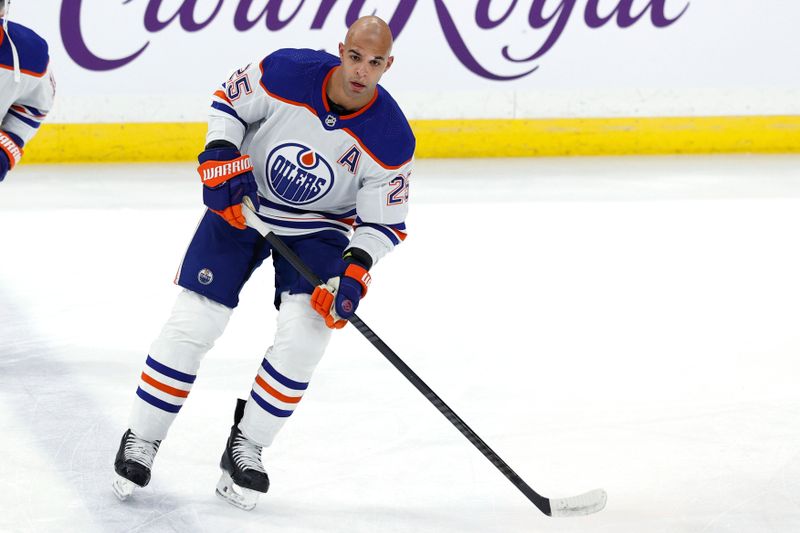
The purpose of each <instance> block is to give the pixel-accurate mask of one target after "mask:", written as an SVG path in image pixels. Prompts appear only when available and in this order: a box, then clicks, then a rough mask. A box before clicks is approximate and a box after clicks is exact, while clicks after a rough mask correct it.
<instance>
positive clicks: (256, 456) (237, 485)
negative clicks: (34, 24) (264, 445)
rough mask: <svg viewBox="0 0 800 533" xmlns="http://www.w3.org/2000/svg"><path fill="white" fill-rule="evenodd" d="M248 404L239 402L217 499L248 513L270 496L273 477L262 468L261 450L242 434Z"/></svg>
mask: <svg viewBox="0 0 800 533" xmlns="http://www.w3.org/2000/svg"><path fill="white" fill-rule="evenodd" d="M245 404H246V402H245V400H237V402H236V412H235V414H234V416H233V426H231V435H230V437H228V443H227V445H226V446H225V451H224V452H223V453H222V459H220V462H219V466H220V468H222V477H220V478H219V482H218V483H217V495H218V496H219V497H220V498H222V499H224V500H226V501H227V502H228V503H230V504H231V505H235V506H236V507H239V508H240V509H244V510H245V511H249V510H251V509H252V508H253V507H255V506H256V502H257V501H258V496H259V495H260V494H262V493H264V492H267V489H268V488H269V477H267V472H266V471H265V470H264V465H263V464H261V446H259V445H258V444H256V443H254V442H253V441H250V440H248V439H247V437H245V436H244V435H243V434H242V432H241V431H240V430H239V427H238V426H239V421H240V420H241V419H242V416H243V415H244V406H245Z"/></svg>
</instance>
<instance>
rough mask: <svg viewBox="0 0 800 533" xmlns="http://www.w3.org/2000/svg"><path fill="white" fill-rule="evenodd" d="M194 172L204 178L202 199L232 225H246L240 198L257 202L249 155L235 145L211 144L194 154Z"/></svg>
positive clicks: (254, 179)
mask: <svg viewBox="0 0 800 533" xmlns="http://www.w3.org/2000/svg"><path fill="white" fill-rule="evenodd" d="M197 161H198V162H199V163H200V166H199V167H198V168H197V172H198V173H199V174H200V180H201V181H202V182H203V203H204V204H205V205H206V206H208V208H209V209H210V210H211V211H213V212H214V213H216V214H218V215H219V216H221V217H222V218H224V219H225V221H226V222H228V224H230V225H231V226H233V227H234V228H239V229H245V228H246V227H247V225H246V222H245V218H244V214H243V213H242V200H244V198H245V196H248V197H250V199H251V200H252V201H253V205H256V206H257V205H258V196H257V195H256V192H257V191H258V186H257V185H256V178H255V176H254V175H253V165H252V164H251V163H250V156H248V155H242V154H241V152H239V150H237V149H236V148H212V149H210V150H206V151H205V152H202V153H201V154H200V155H199V156H197Z"/></svg>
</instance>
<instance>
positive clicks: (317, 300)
mask: <svg viewBox="0 0 800 533" xmlns="http://www.w3.org/2000/svg"><path fill="white" fill-rule="evenodd" d="M311 307H312V308H314V311H316V312H317V313H318V314H319V315H320V316H321V317H322V318H324V319H325V325H326V326H328V327H329V328H331V329H342V328H343V327H345V326H346V325H347V320H344V319H340V320H336V319H335V318H333V315H332V314H331V308H332V307H333V293H332V292H331V291H329V290H328V289H327V288H326V287H325V285H319V286H317V287H315V288H314V293H313V294H312V295H311Z"/></svg>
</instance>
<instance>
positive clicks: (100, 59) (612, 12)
mask: <svg viewBox="0 0 800 533" xmlns="http://www.w3.org/2000/svg"><path fill="white" fill-rule="evenodd" d="M432 1H433V4H434V6H435V10H436V18H437V24H438V26H439V30H440V32H441V34H442V35H443V36H444V38H445V40H446V42H447V44H448V46H449V48H450V50H451V51H452V54H453V56H454V57H455V58H456V59H457V60H458V62H459V63H460V64H461V65H462V66H463V67H464V68H466V69H468V70H469V71H470V72H472V73H473V74H475V75H477V76H480V77H482V78H486V79H490V80H515V79H518V78H522V77H524V76H528V75H530V74H531V73H533V72H535V71H536V70H537V68H538V60H540V59H543V58H544V57H545V56H546V54H547V53H548V52H549V51H550V50H551V49H552V48H553V47H554V46H555V45H556V44H557V43H558V41H559V40H560V39H561V38H562V36H563V33H564V30H565V28H566V27H567V25H568V24H570V23H572V24H575V23H578V24H584V25H585V26H586V27H588V28H592V29H596V28H602V27H604V26H606V25H610V26H613V27H616V28H618V29H620V30H625V29H627V28H631V27H633V26H635V25H637V24H638V25H650V26H652V27H653V28H667V27H669V26H671V25H673V24H675V23H676V22H678V21H679V20H680V19H681V18H682V17H683V16H684V15H685V14H686V12H687V10H688V9H689V4H690V2H689V1H687V0H649V1H648V2H646V3H645V4H644V5H640V6H639V7H634V4H635V3H636V2H635V0H614V2H613V4H611V5H609V4H608V2H606V5H605V6H604V8H603V9H601V8H600V3H601V2H600V0H586V1H583V2H578V0H530V1H527V2H525V1H524V0H523V1H519V0H512V1H511V2H496V1H495V2H494V4H503V3H505V4H506V6H505V8H504V10H503V11H502V12H501V13H500V14H499V16H497V15H492V14H491V13H490V10H491V8H492V3H493V2H492V0H479V1H478V2H477V4H476V5H475V7H474V9H473V10H472V11H473V12H472V13H471V15H472V16H473V17H474V22H475V24H476V25H477V27H478V28H480V29H482V30H491V29H494V28H496V27H498V26H500V25H502V24H503V23H504V22H505V21H506V20H507V19H509V17H511V16H512V15H514V16H516V17H520V16H524V17H525V18H526V19H527V23H528V25H529V26H530V28H532V29H533V30H535V31H536V32H538V33H540V34H541V35H544V36H545V39H544V42H542V44H541V45H539V46H538V47H536V48H535V49H533V50H530V51H528V52H526V53H521V54H520V53H517V54H514V53H512V52H511V51H510V49H509V46H508V45H504V46H503V47H502V59H503V61H506V62H508V63H511V64H515V65H518V68H516V69H515V70H517V72H515V73H513V74H506V75H501V74H497V73H495V72H493V71H492V70H490V69H489V68H488V67H487V66H486V65H484V64H482V63H481V61H480V60H478V59H477V58H476V57H475V55H473V53H472V52H471V51H470V47H469V44H468V42H467V40H466V39H465V38H464V35H463V33H462V29H461V28H459V25H458V24H457V23H456V21H455V20H454V18H453V15H452V10H453V9H454V7H453V6H455V5H458V9H460V10H462V11H463V9H464V7H463V6H464V4H465V3H461V2H459V3H458V4H456V3H455V2H452V1H451V2H449V4H450V7H448V5H447V3H446V2H444V0H432ZM131 3H132V0H127V1H126V2H124V4H131ZM225 3H226V2H225V0H216V4H215V5H214V7H213V10H212V11H211V13H210V14H207V13H204V14H200V13H198V11H199V10H198V0H182V2H181V3H180V4H179V5H177V6H175V5H174V3H172V5H169V6H167V5H165V2H164V0H147V6H146V9H145V10H144V15H143V17H141V18H140V19H138V20H136V19H133V18H128V17H127V16H125V15H123V16H124V17H125V20H128V21H131V22H132V23H134V24H137V25H140V26H141V28H143V29H144V30H145V32H146V34H147V36H146V37H144V38H142V39H141V40H140V41H139V42H135V43H131V44H132V46H133V47H134V48H136V51H134V52H132V53H130V54H127V55H124V56H119V57H114V56H112V55H111V54H109V52H108V51H106V50H103V49H102V47H90V46H89V45H88V44H87V39H86V37H85V35H84V32H85V31H87V28H86V27H85V25H83V24H82V20H85V19H86V14H85V13H84V9H85V6H86V2H85V1H84V0H62V3H61V12H60V29H61V38H62V40H63V44H64V49H65V50H66V52H67V54H69V57H70V58H71V59H72V61H74V62H75V63H76V64H77V65H79V66H80V67H82V68H84V69H87V70H92V71H106V70H114V69H118V68H122V67H124V66H126V65H128V64H129V63H131V62H133V61H136V59H137V58H138V57H139V56H140V55H141V54H142V53H143V52H144V51H145V50H146V49H147V47H148V46H149V45H150V43H151V40H152V39H154V38H155V34H158V33H159V32H161V31H163V30H164V29H166V28H168V27H169V26H179V27H180V28H181V29H182V30H183V31H184V32H187V33H193V32H202V31H205V30H207V29H208V27H209V26H210V25H211V24H212V23H214V22H217V18H218V17H219V15H220V12H221V9H222V7H223V4H225ZM228 3H233V4H235V11H234V16H233V19H232V20H230V19H229V20H226V21H219V22H221V23H222V24H230V25H231V27H232V29H234V30H235V31H236V32H249V31H261V32H277V31H281V30H284V29H286V28H291V29H292V30H293V31H298V32H303V31H313V30H323V29H325V28H326V27H328V26H339V27H342V26H344V27H346V26H348V25H350V24H351V23H352V22H353V21H355V20H356V19H357V18H358V17H359V16H362V15H364V14H373V13H378V11H377V10H374V9H372V10H370V9H365V3H366V0H349V1H345V2H343V3H345V4H347V10H346V14H345V17H344V20H336V19H333V18H332V17H331V16H330V15H331V10H332V8H333V7H334V5H335V4H337V3H342V2H337V0H321V1H320V2H319V3H316V2H306V1H305V0H300V1H299V2H284V0H267V1H266V3H264V2H263V1H262V2H256V1H254V0H232V1H231V2H228ZM290 3H291V4H294V6H293V9H289V10H287V9H286V6H285V5H284V4H290ZM418 3H419V0H400V1H399V2H397V5H396V7H395V8H394V10H393V12H387V11H386V10H382V11H381V12H380V14H381V15H383V17H384V18H385V19H386V20H387V21H388V23H389V26H390V27H391V29H392V32H393V34H394V36H395V39H396V40H397V41H398V42H399V41H400V40H401V39H402V38H403V33H404V30H405V28H406V26H407V24H408V22H409V19H410V18H411V16H412V14H413V13H414V10H415V8H416V7H417V5H418ZM312 4H313V5H312ZM639 4H641V2H639ZM301 10H307V11H311V12H313V18H312V20H311V23H310V24H309V25H307V26H305V27H304V26H303V25H301V24H300V23H299V22H298V21H297V17H298V15H299V14H300V12H301ZM131 11H132V10H131ZM203 11H206V12H207V9H204V10H203ZM88 31H91V30H88Z"/></svg>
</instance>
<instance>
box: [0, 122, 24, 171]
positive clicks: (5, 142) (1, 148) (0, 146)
mask: <svg viewBox="0 0 800 533" xmlns="http://www.w3.org/2000/svg"><path fill="white" fill-rule="evenodd" d="M21 158H22V139H20V138H19V137H17V136H16V135H14V134H13V133H6V132H4V131H3V130H0V181H3V179H4V178H5V177H6V174H8V171H9V170H11V169H12V168H14V166H15V165H16V164H17V163H19V160H20V159H21Z"/></svg>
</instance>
